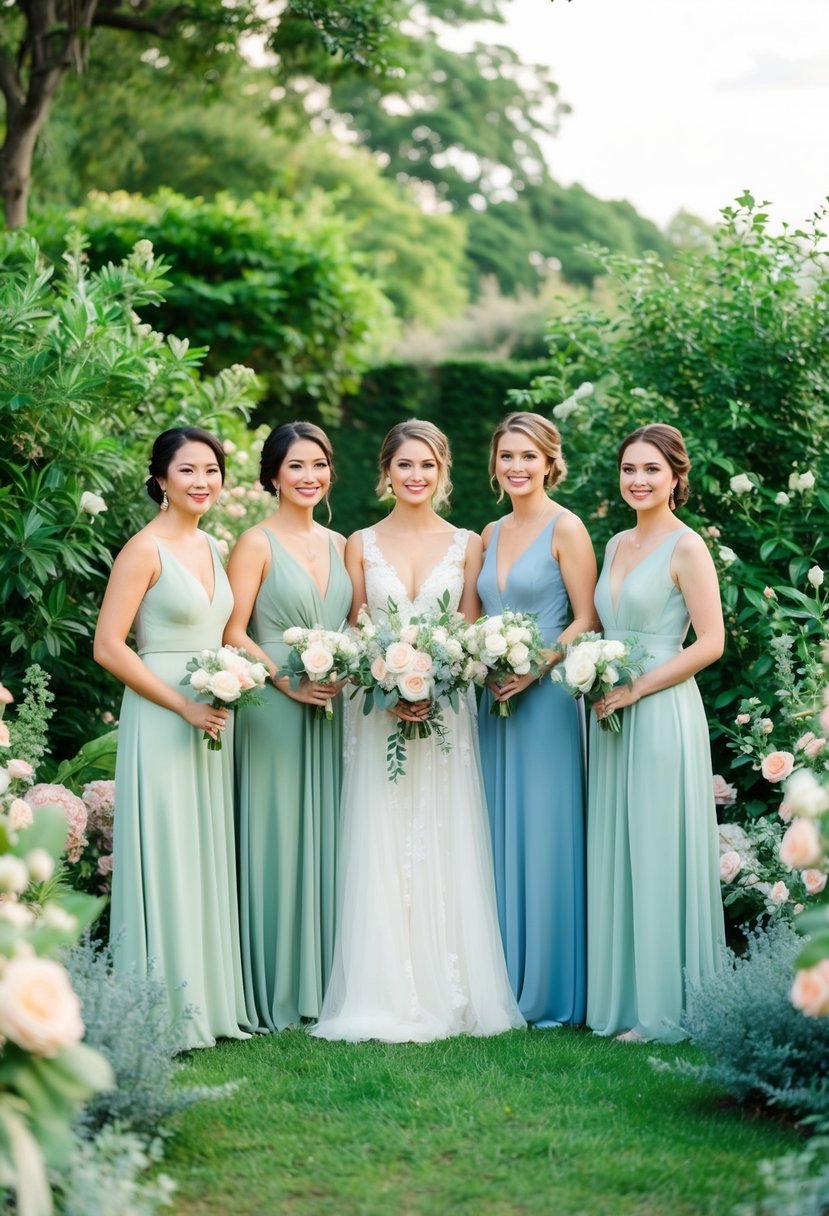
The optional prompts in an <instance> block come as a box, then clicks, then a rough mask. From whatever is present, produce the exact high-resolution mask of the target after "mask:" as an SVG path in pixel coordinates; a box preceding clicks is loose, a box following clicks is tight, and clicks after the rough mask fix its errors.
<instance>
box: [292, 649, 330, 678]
mask: <svg viewBox="0 0 829 1216" xmlns="http://www.w3.org/2000/svg"><path fill="white" fill-rule="evenodd" d="M299 657H300V658H301V659H302V666H303V667H304V668H305V670H306V671H307V673H308V675H309V676H315V677H319V676H325V675H328V673H329V671H330V670H331V668H332V667H333V666H334V656H333V655H332V654H331V651H330V650H326V649H325V647H324V646H320V645H319V643H315V644H314V645H311V646H309V647H308V649H307V650H303V651H302V653H301V654H300V656H299Z"/></svg>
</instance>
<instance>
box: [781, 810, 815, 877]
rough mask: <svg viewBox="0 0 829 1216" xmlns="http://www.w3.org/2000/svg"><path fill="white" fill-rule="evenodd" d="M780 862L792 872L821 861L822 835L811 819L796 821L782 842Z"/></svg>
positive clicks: (790, 825)
mask: <svg viewBox="0 0 829 1216" xmlns="http://www.w3.org/2000/svg"><path fill="white" fill-rule="evenodd" d="M780 860H781V861H782V862H783V864H784V865H786V866H788V867H789V869H790V870H802V869H804V868H805V867H806V866H811V865H813V864H814V863H815V862H816V861H820V833H819V832H818V830H817V827H816V826H815V824H814V823H813V822H812V820H811V819H795V820H794V822H793V823H790V824H789V827H788V828H787V830H786V835H785V836H784V837H783V839H782V841H781V842H780Z"/></svg>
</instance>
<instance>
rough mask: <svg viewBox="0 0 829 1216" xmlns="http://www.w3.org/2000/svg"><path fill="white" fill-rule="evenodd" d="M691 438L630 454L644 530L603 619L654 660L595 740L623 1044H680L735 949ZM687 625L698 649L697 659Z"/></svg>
mask: <svg viewBox="0 0 829 1216" xmlns="http://www.w3.org/2000/svg"><path fill="white" fill-rule="evenodd" d="M690 467H691V464H690V461H689V459H688V453H687V451H686V449H685V443H684V441H683V438H682V435H681V434H680V433H679V431H678V430H676V428H675V427H672V426H666V425H663V424H661V423H657V424H655V425H653V426H644V427H640V428H639V429H638V430H636V431H634V432H633V433H632V434H631V435H628V437H627V438H626V439H625V440H624V442H623V443H622V446H621V448H620V449H619V485H620V489H621V493H622V498H623V499H624V501H625V502H626V503H627V504H628V506H629V507H631V508H632V509H633V510H634V511H635V512H636V524H635V526H634V527H632V528H630V529H628V530H627V531H625V532H619V533H618V534H617V535H616V536H614V537H613V538H612V539H611V540H610V541H609V543H608V546H607V550H606V553H605V560H604V566H603V568H602V573H601V577H600V579H599V585H598V589H597V592H596V607H597V609H598V612H599V616H600V617H601V619H602V624H603V626H604V631H605V636H606V637H610V638H618V639H620V640H622V641H627V640H628V639H629V638H631V637H634V638H636V639H637V641H638V643H639V646H640V648H641V654H642V658H643V661H644V664H645V670H644V673H643V674H642V675H641V676H639V677H638V678H637V679H636V680H634V682H633V685H632V687H630V688H628V687H626V686H625V685H620V686H619V687H617V688H614V689H613V691H612V692H610V693H608V694H607V696H606V697H605V698H604V700H603V701H599V702H597V704H596V714H597V717H598V718H600V719H601V718H603V717H605V716H606V715H607V714H609V713H611V712H613V711H614V710H615V711H617V712H618V711H620V710H623V711H624V712H623V713H622V715H621V727H622V729H621V733H620V734H618V735H615V734H612V733H610V732H607V731H602V730H600V729H599V727H598V723H597V722H593V723H592V724H591V728H590V781H589V789H590V801H589V813H588V840H587V858H588V863H587V873H588V892H589V908H588V925H589V939H588V998H587V1023H588V1025H589V1026H591V1027H592V1028H593V1030H595V1031H596V1033H597V1034H602V1035H616V1036H617V1038H619V1039H621V1040H622V1041H625V1042H640V1041H642V1040H652V1039H657V1040H661V1041H662V1042H674V1041H676V1040H677V1039H680V1038H682V1037H683V1036H682V1031H681V1029H680V1025H679V1023H680V1018H681V1016H682V1011H683V1008H684V1005H685V992H686V986H687V985H694V984H697V983H699V982H700V980H702V979H704V978H705V977H706V976H708V975H711V974H712V973H713V972H714V971H716V970H717V968H718V965H719V955H720V947H721V945H722V944H723V941H724V929H723V911H722V904H721V902H720V880H719V869H718V858H717V853H718V848H717V827H716V817H715V812H714V798H713V792H712V791H713V785H712V775H711V756H710V751H709V741H708V725H707V722H706V718H705V711H704V709H703V706H702V701H701V700H700V695H699V691H698V689H697V685H696V681H695V680H694V675H695V674H696V672H698V671H700V670H701V669H702V668H703V667H707V666H708V664H709V663H713V662H714V661H715V660H716V659H718V658H719V657H720V655H721V654H722V651H723V640H724V630H723V620H722V610H721V608H720V595H719V587H718V585H717V575H716V571H715V569H714V564H713V562H712V560H711V555H710V554H709V552H708V549H707V548H706V546H705V544H704V542H703V540H702V538H701V537H699V536H697V534H696V533H695V532H692V531H691V530H690V529H689V528H686V527H685V526H684V525H683V524H682V523H681V522H680V521H679V520H678V519H677V518H676V517H675V516H674V509H675V507H676V506H677V505H680V506H681V505H682V503H684V502H685V501H686V499H687V497H688V471H689V469H690ZM689 624H690V625H691V627H692V628H693V631H694V641H693V642H692V643H691V644H690V645H689V646H686V647H685V648H684V649H683V646H682V643H683V641H684V639H685V635H686V634H687V632H688V627H689Z"/></svg>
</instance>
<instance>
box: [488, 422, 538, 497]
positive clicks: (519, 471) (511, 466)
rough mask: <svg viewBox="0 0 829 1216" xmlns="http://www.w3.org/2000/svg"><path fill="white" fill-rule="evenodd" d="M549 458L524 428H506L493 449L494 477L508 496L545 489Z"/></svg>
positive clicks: (524, 495)
mask: <svg viewBox="0 0 829 1216" xmlns="http://www.w3.org/2000/svg"><path fill="white" fill-rule="evenodd" d="M549 470H550V460H549V458H548V457H547V456H545V455H544V453H543V452H542V450H541V448H540V447H539V446H538V444H537V443H534V442H533V441H532V439H530V437H529V435H526V434H525V433H524V432H523V431H507V432H506V433H505V434H503V435H502V436H501V438H500V439H499V440H498V447H497V449H496V452H495V479H496V481H497V482H498V485H499V486H500V487H501V489H502V490H504V491H505V493H506V494H508V495H509V497H510V498H511V499H515V498H529V497H532V496H533V495H534V494H537V493H538V492H539V491H541V493H542V494H543V493H544V490H545V478H546V476H547V474H548V472H549Z"/></svg>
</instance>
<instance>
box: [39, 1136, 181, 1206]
mask: <svg viewBox="0 0 829 1216" xmlns="http://www.w3.org/2000/svg"><path fill="white" fill-rule="evenodd" d="M160 1160H161V1144H160V1142H159V1141H158V1140H154V1141H152V1142H151V1143H149V1144H147V1143H146V1142H145V1141H144V1140H143V1139H142V1138H141V1137H140V1136H136V1135H135V1134H133V1133H129V1132H122V1131H120V1130H119V1129H118V1128H117V1127H104V1128H102V1129H101V1131H100V1132H99V1133H98V1135H97V1136H96V1137H95V1139H94V1140H83V1139H79V1140H77V1141H76V1144H75V1151H74V1153H73V1154H72V1159H71V1161H70V1163H69V1169H68V1171H67V1173H66V1175H64V1176H62V1177H61V1178H60V1179H59V1180H58V1181H57V1183H56V1185H57V1187H58V1189H59V1193H60V1199H61V1203H60V1211H61V1213H62V1216H113V1213H124V1214H126V1213H129V1216H154V1214H155V1213H156V1212H157V1211H158V1210H159V1208H161V1207H167V1206H168V1205H170V1204H171V1203H172V1195H173V1191H174V1190H175V1184H174V1183H173V1182H172V1181H171V1180H170V1179H169V1178H168V1177H167V1176H166V1175H165V1174H156V1175H155V1176H154V1177H153V1178H152V1179H151V1180H142V1178H141V1175H142V1174H144V1173H146V1171H147V1170H148V1169H150V1168H151V1167H152V1166H154V1165H156V1164H157V1163H158V1162H159V1161H160Z"/></svg>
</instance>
